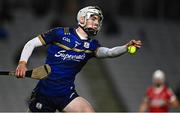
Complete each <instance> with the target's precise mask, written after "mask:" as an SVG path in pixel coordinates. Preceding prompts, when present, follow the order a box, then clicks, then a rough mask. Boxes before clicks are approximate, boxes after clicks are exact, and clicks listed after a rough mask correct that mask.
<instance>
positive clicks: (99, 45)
mask: <svg viewBox="0 0 180 113" xmlns="http://www.w3.org/2000/svg"><path fill="white" fill-rule="evenodd" d="M99 47H101V44H100V43H99V41H98V40H93V44H92V48H93V51H94V56H96V52H97V49H98V48H99Z"/></svg>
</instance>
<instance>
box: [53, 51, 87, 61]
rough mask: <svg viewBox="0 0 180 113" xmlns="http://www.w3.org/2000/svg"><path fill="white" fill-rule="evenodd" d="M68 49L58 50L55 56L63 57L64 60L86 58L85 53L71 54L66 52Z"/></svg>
mask: <svg viewBox="0 0 180 113" xmlns="http://www.w3.org/2000/svg"><path fill="white" fill-rule="evenodd" d="M65 52H66V50H61V51H58V52H57V53H56V54H55V55H54V56H55V57H61V58H62V59H63V60H74V61H78V62H80V60H83V59H84V58H85V54H84V53H83V54H82V55H70V54H67V53H65Z"/></svg>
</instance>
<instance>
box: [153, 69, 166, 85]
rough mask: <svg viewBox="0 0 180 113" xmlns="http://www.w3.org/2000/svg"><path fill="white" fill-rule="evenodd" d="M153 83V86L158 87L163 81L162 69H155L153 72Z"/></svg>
mask: <svg viewBox="0 0 180 113" xmlns="http://www.w3.org/2000/svg"><path fill="white" fill-rule="evenodd" d="M152 79H153V83H154V85H155V86H157V87H159V86H161V85H163V84H164V82H165V73H164V72H163V71H162V70H156V71H155V72H154V73H153V78H152Z"/></svg>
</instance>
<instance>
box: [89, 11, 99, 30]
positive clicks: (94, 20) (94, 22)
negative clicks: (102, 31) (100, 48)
mask: <svg viewBox="0 0 180 113" xmlns="http://www.w3.org/2000/svg"><path fill="white" fill-rule="evenodd" d="M100 21H101V20H100V17H99V16H97V15H94V16H91V17H90V18H89V19H88V20H87V23H86V27H87V28H92V29H95V30H98V28H99V26H100Z"/></svg>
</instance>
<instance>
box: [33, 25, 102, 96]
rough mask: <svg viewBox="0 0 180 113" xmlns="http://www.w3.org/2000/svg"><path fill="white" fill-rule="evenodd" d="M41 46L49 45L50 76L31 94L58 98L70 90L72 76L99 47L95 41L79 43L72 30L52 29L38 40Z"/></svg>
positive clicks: (71, 89) (73, 29)
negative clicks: (36, 93)
mask: <svg viewBox="0 0 180 113" xmlns="http://www.w3.org/2000/svg"><path fill="white" fill-rule="evenodd" d="M39 39H40V40H41V42H42V43H43V44H44V45H49V47H48V53H47V58H46V64H49V65H50V66H51V68H52V72H51V73H50V74H49V76H48V78H47V79H45V80H40V81H39V83H38V85H37V87H36V88H35V90H36V91H37V92H39V93H42V94H44V95H49V96H61V95H66V94H67V93H70V92H71V91H73V90H75V89H74V80H75V76H76V74H77V73H78V72H79V71H80V70H81V68H82V67H83V66H84V65H85V64H86V62H87V61H88V60H89V59H90V58H92V57H94V56H95V51H96V49H97V48H98V47H100V44H99V43H98V41H97V40H95V39H87V40H81V39H80V38H79V36H78V35H77V34H76V31H75V28H61V27H60V28H55V29H52V30H50V31H48V32H46V33H44V34H42V35H40V36H39Z"/></svg>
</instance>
